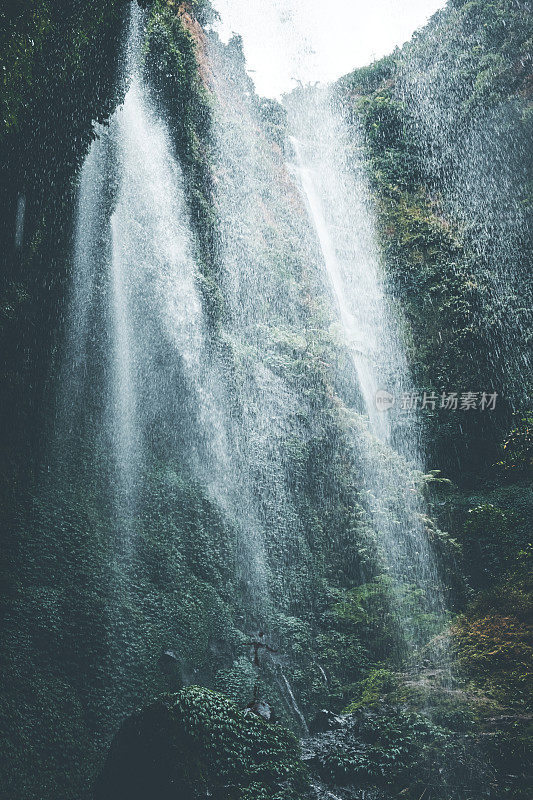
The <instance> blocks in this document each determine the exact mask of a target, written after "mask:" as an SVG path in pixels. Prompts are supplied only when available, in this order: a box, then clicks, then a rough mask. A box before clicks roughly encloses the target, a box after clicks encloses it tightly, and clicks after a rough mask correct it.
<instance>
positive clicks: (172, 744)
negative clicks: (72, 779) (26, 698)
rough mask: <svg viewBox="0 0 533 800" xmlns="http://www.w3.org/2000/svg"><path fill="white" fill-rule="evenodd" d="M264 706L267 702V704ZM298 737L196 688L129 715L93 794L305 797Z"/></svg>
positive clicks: (185, 799)
mask: <svg viewBox="0 0 533 800" xmlns="http://www.w3.org/2000/svg"><path fill="white" fill-rule="evenodd" d="M264 705H265V706H266V704H264ZM309 791H310V787H309V784H308V782H307V780H306V778H305V769H304V767H303V765H302V761H301V757H300V749H299V746H298V742H297V740H296V739H295V737H294V736H293V735H292V734H291V733H290V732H289V731H287V730H285V729H284V728H282V727H280V726H278V725H273V724H271V723H267V722H266V721H265V720H264V719H263V718H261V717H259V716H257V714H256V713H249V714H247V715H245V714H244V713H243V712H241V711H239V709H238V708H237V706H235V705H234V704H233V703H232V702H231V701H230V700H228V699H227V698H226V697H224V696H223V695H220V694H217V693H215V692H211V691H209V690H207V689H201V688H198V687H188V688H186V689H182V690H181V691H180V692H178V693H177V694H174V695H167V696H165V697H162V698H160V699H159V700H157V701H156V702H154V703H152V704H151V705H150V706H148V707H147V708H145V709H143V710H142V711H140V712H138V713H136V714H133V715H132V716H131V717H129V718H128V719H127V720H126V721H125V722H124V723H123V725H122V727H121V729H120V731H119V732H118V734H117V735H116V737H115V739H114V741H113V743H112V745H111V749H110V752H109V756H108V759H107V762H106V764H105V767H104V769H103V771H102V774H101V775H100V776H99V778H98V780H97V782H96V785H95V788H94V794H93V797H94V800H203V799H204V798H211V800H271V798H274V797H275V798H279V800H307V798H308V797H310V796H311V797H312V796H313V795H310V794H309Z"/></svg>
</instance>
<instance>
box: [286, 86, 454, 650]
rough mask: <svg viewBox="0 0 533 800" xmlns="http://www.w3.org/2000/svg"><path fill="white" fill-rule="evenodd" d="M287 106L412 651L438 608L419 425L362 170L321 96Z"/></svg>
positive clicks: (361, 450)
mask: <svg viewBox="0 0 533 800" xmlns="http://www.w3.org/2000/svg"><path fill="white" fill-rule="evenodd" d="M287 103H288V109H289V118H290V125H291V128H292V130H293V131H294V136H293V137H292V139H291V141H292V146H293V152H294V165H293V167H292V171H293V172H294V174H295V176H296V178H297V179H298V180H299V183H300V187H301V192H302V194H303V196H304V198H305V201H306V205H307V209H308V213H309V217H310V219H311V221H312V224H313V228H314V230H315V232H316V236H317V239H318V242H319V246H320V251H321V255H322V263H323V269H324V271H325V274H326V276H327V283H328V285H329V287H330V294H331V298H332V304H331V305H332V313H333V314H334V316H335V318H336V320H337V324H338V326H339V328H340V330H341V331H342V340H343V342H344V346H345V347H346V348H347V350H348V352H349V353H350V357H351V363H352V366H353V379H354V380H355V381H356V383H357V385H358V387H359V390H360V395H361V405H360V411H361V412H362V414H363V415H364V416H365V417H366V418H367V420H368V425H367V426H362V427H361V426H360V425H356V426H355V427H354V437H355V438H354V447H355V449H356V451H357V456H358V460H359V465H360V474H361V477H362V482H363V487H362V488H363V489H364V491H365V493H366V496H367V504H368V509H369V511H370V512H371V514H372V517H373V524H374V527H375V529H376V532H377V534H378V539H379V543H380V550H381V557H382V562H383V568H384V570H385V573H386V574H388V576H389V577H390V578H392V581H393V582H392V585H391V592H392V599H391V602H392V607H393V609H395V613H396V615H397V618H398V622H399V624H400V627H401V629H402V630H403V636H404V638H405V640H406V641H408V642H410V643H411V644H422V643H423V642H424V640H425V638H426V636H427V634H425V633H424V632H421V631H419V630H418V628H419V624H418V623H417V621H416V617H417V616H420V617H422V618H424V617H425V616H426V614H431V615H433V616H435V618H436V619H435V624H436V629H438V627H439V626H441V625H442V619H441V618H442V615H443V612H444V600H443V594H442V587H441V585H440V580H439V576H438V570H437V566H436V563H435V559H434V556H433V553H432V551H431V547H430V545H429V541H428V532H427V531H426V523H425V520H426V519H427V518H426V515H425V509H424V505H423V502H422V499H421V496H420V493H419V491H418V489H417V487H416V475H417V473H420V472H421V471H422V469H423V456H422V453H421V450H420V445H419V436H420V433H419V427H420V421H419V420H418V419H417V418H416V416H415V414H414V409H411V408H409V405H408V403H405V398H408V397H409V396H410V394H411V393H412V392H413V387H412V385H411V383H410V378H409V370H408V367H407V361H406V357H405V353H404V351H403V347H402V343H401V339H400V335H399V321H398V319H397V314H396V312H395V308H394V305H393V303H392V302H391V300H390V299H389V298H388V297H387V295H386V293H385V288H384V276H383V269H382V264H381V256H380V253H379V247H378V245H377V241H376V236H375V233H374V229H373V220H372V208H371V203H370V199H369V191H368V188H367V186H366V179H365V172H364V165H363V164H362V163H361V161H360V160H359V159H358V157H357V155H356V154H354V153H353V152H352V148H350V144H349V140H348V137H347V132H346V131H345V129H344V122H343V118H342V110H341V109H338V108H336V107H335V103H334V101H333V99H332V97H331V96H330V93H329V91H328V90H326V89H315V90H314V91H301V92H298V91H296V92H295V93H294V95H293V96H292V97H291V96H289V97H288V99H287ZM347 154H350V156H349V155H347ZM349 157H350V159H351V160H350V163H348V158H349ZM383 392H385V393H386V395H387V397H390V398H391V402H390V407H389V408H383V407H382V406H380V405H379V396H380V394H381V393H383ZM402 405H405V407H404V408H402ZM409 587H411V588H409ZM412 591H414V592H415V593H416V592H419V591H421V592H422V593H423V596H424V599H423V600H421V601H420V600H419V601H417V604H418V603H421V607H419V608H418V609H417V608H414V609H413V608H408V606H409V605H410V604H411V599H408V598H409V595H410V594H411V592H412Z"/></svg>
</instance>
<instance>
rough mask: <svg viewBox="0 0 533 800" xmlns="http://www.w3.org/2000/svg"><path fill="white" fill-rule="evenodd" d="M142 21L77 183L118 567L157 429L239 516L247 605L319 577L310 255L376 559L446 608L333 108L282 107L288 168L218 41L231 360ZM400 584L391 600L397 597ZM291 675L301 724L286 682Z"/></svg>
mask: <svg viewBox="0 0 533 800" xmlns="http://www.w3.org/2000/svg"><path fill="white" fill-rule="evenodd" d="M131 19H132V21H131V27H130V34H129V39H128V58H127V73H128V82H129V88H128V91H127V94H126V97H125V100H124V103H123V105H122V106H121V107H120V108H119V109H117V111H116V112H115V114H114V115H113V117H112V119H111V121H110V124H109V126H107V127H99V128H98V131H97V138H96V139H95V141H94V142H93V144H92V146H91V149H90V152H89V154H88V156H87V158H86V160H85V164H84V167H83V170H82V174H81V179H80V188H79V203H78V222H77V228H76V241H75V252H74V260H73V287H72V294H71V299H70V307H69V315H68V320H67V325H66V330H67V343H66V348H65V352H66V354H67V356H66V362H67V363H66V365H65V368H64V380H63V385H64V386H65V387H67V391H64V397H65V398H66V399H65V400H63V402H62V404H61V410H60V414H61V415H62V419H61V422H60V424H59V428H60V429H61V430H63V431H65V430H66V431H69V432H70V435H75V431H76V428H77V426H79V423H80V419H85V424H86V425H88V426H91V425H92V426H94V430H95V439H96V440H97V441H98V443H99V447H100V448H101V450H102V451H103V452H104V453H105V454H106V458H107V460H108V464H109V467H108V469H109V480H110V483H111V494H112V497H113V503H114V517H115V532H116V542H115V554H116V559H117V563H119V564H121V565H122V567H121V569H122V578H123V580H125V583H126V585H127V583H128V580H129V578H128V574H127V573H128V563H129V561H130V560H131V554H132V553H133V552H134V550H135V539H136V529H137V526H138V524H139V522H138V519H137V516H138V505H139V497H140V496H141V494H142V487H143V482H144V481H145V480H146V474H147V471H148V470H149V461H150V459H151V458H152V457H153V450H154V441H157V442H163V444H162V445H161V447H163V452H167V453H168V452H173V453H174V454H175V455H176V456H177V457H179V458H180V459H181V461H182V466H183V469H184V470H187V471H188V473H189V474H190V475H191V476H192V478H193V480H195V481H197V482H198V483H200V485H201V486H202V487H203V488H204V489H205V493H206V495H207V497H208V498H209V499H210V501H211V502H212V503H213V504H214V505H215V506H216V508H217V509H218V510H219V511H220V512H221V513H222V515H223V516H224V518H225V520H226V521H227V523H228V524H229V525H230V526H232V528H233V529H234V530H235V531H236V533H237V537H238V542H239V544H238V550H239V558H238V563H237V564H236V569H237V570H238V571H239V573H240V578H241V582H242V583H243V584H244V585H245V586H246V587H247V589H246V593H247V601H246V602H247V603H248V604H249V605H250V608H249V609H247V612H248V613H249V615H250V616H251V617H255V618H256V619H259V618H266V617H267V616H268V614H269V613H270V612H271V610H272V608H273V607H274V606H277V607H278V608H284V607H285V608H289V607H290V603H291V602H292V601H293V600H294V599H297V598H300V597H301V596H302V594H303V593H304V592H305V591H306V589H305V586H306V583H305V580H306V578H305V576H306V575H307V574H309V573H310V571H311V569H310V568H308V567H309V566H310V564H311V559H312V557H311V553H310V549H309V545H308V542H307V540H306V535H305V530H304V527H303V523H302V520H301V519H300V517H299V514H298V512H297V508H296V506H295V503H294V499H293V496H292V489H291V486H292V476H291V474H290V463H291V462H290V453H289V449H288V443H294V442H303V441H306V440H307V439H309V438H311V437H312V436H314V435H315V433H316V432H315V431H314V427H313V426H314V425H315V422H314V410H313V407H312V401H311V400H310V398H309V395H308V394H306V393H305V392H304V391H303V390H302V389H300V388H299V387H298V385H297V383H295V381H294V380H292V379H290V377H287V375H286V370H285V371H284V369H282V368H280V365H281V364H282V358H283V348H286V349H287V348H289V349H290V351H291V352H302V353H303V352H304V351H305V349H306V347H307V342H306V339H305V336H306V335H307V334H306V326H307V324H308V310H307V306H306V303H307V298H306V292H307V291H308V289H307V288H306V289H304V288H302V287H301V285H300V284H301V270H302V265H303V264H306V265H309V266H308V269H309V270H310V271H312V265H313V264H314V263H316V274H315V275H314V277H313V278H312V280H313V281H314V285H315V286H319V285H323V286H324V287H325V288H326V293H328V292H329V296H330V301H331V302H330V306H329V314H330V319H331V322H332V324H333V325H335V326H337V328H339V329H340V331H341V332H342V338H343V344H342V346H343V347H345V348H346V349H347V351H348V352H349V354H350V359H351V367H350V369H349V374H348V380H351V381H352V382H353V384H354V385H355V386H356V387H357V390H358V392H359V395H360V398H361V403H360V406H359V407H358V408H357V409H356V411H357V413H358V415H359V417H358V418H359V419H360V420H363V422H362V423H361V427H359V428H358V429H357V430H355V429H354V432H353V449H354V452H355V453H356V458H357V459H358V464H359V474H360V476H361V480H362V484H363V485H362V486H361V490H362V492H363V493H364V494H365V496H366V498H367V505H368V510H369V513H370V514H371V515H372V518H373V521H374V526H375V529H376V531H377V534H378V537H379V539H380V548H381V553H382V560H383V568H384V569H385V570H386V571H388V572H389V574H390V575H391V577H392V578H393V581H395V582H396V584H398V585H399V584H412V585H415V586H418V587H422V589H423V591H424V592H425V593H426V597H428V599H427V610H430V611H431V612H432V613H437V611H438V612H439V613H440V611H441V610H442V609H441V596H440V589H439V584H438V578H437V575H436V570H435V565H434V562H433V559H432V557H431V553H430V549H429V546H428V542H427V537H426V532H425V530H424V524H423V522H422V516H423V507H422V506H421V504H420V501H419V498H418V493H417V492H416V490H415V488H414V482H413V478H412V474H413V469H418V468H420V463H421V461H420V458H419V454H418V452H417V428H416V424H414V423H413V421H412V420H410V419H409V418H408V417H405V416H404V417H403V418H402V417H401V415H399V414H398V411H397V409H394V411H393V412H391V413H390V414H385V413H383V412H381V411H379V410H378V409H377V408H376V405H375V397H376V392H377V390H378V389H380V388H387V389H389V390H390V391H391V392H394V393H395V394H397V395H398V396H399V393H400V392H401V391H402V390H404V389H405V388H406V387H408V385H409V382H408V371H407V367H406V363H405V356H404V355H403V352H402V348H401V345H400V342H399V337H398V333H397V330H396V322H395V319H394V314H393V312H392V310H391V308H390V305H389V303H388V301H387V298H386V297H385V293H384V288H383V281H382V278H381V272H380V270H381V266H380V260H379V253H378V250H377V247H376V243H375V237H374V234H373V229H372V218H371V208H370V204H369V202H368V193H367V191H366V188H365V183H364V179H363V178H362V177H361V171H360V170H359V171H356V174H355V175H354V173H353V172H351V171H350V170H349V169H348V166H347V164H346V163H345V161H343V159H342V157H341V152H342V150H343V144H344V142H343V135H344V134H343V130H342V121H341V119H340V116H339V115H337V114H335V113H334V111H333V110H332V107H331V104H330V103H329V100H328V98H327V97H326V96H324V95H322V94H319V95H318V97H319V100H318V102H319V107H317V106H315V105H313V103H315V102H317V99H316V97H317V96H313V98H312V104H311V105H308V106H302V105H301V104H300V105H298V104H296V106H292V107H289V112H290V113H289V116H290V119H291V127H292V134H293V138H292V143H293V150H294V163H293V164H292V165H291V166H290V168H288V167H287V164H286V163H285V160H284V158H283V157H282V156H281V154H279V153H278V152H277V151H274V150H273V148H272V145H271V143H270V142H268V141H267V140H266V139H265V137H264V135H263V134H262V133H261V126H260V123H259V120H258V118H257V116H256V109H255V106H254V103H253V102H252V101H251V100H250V92H249V87H248V86H244V85H240V84H239V83H238V82H237V84H235V83H231V82H228V81H227V79H226V70H225V65H224V63H223V59H222V60H221V56H220V48H219V47H218V46H215V47H214V48H213V51H212V52H211V53H210V57H211V60H212V68H213V71H212V75H213V83H214V89H215V93H216V95H217V99H218V101H219V102H218V105H217V106H216V110H215V115H214V124H213V139H214V160H215V170H216V172H217V175H218V180H217V184H216V192H215V197H214V202H215V205H216V210H217V215H218V224H219V242H218V258H219V260H220V287H219V288H220V289H221V292H222V294H223V297H224V303H225V317H224V329H223V338H224V340H225V343H226V345H227V346H228V347H229V349H230V350H231V353H232V366H231V369H228V364H227V362H225V361H224V360H223V359H221V358H220V357H219V356H218V355H217V351H216V348H215V349H214V348H212V347H210V346H209V337H210V332H209V326H208V324H207V322H206V318H205V313H204V308H203V301H202V299H201V295H200V292H199V288H198V287H199V281H200V276H199V274H198V268H197V260H196V248H197V242H196V237H195V234H194V232H193V230H192V228H191V225H190V223H189V213H188V208H187V203H186V193H185V189H184V177H183V174H182V171H181V167H180V164H179V161H178V160H177V158H176V155H175V151H174V149H173V146H172V142H171V137H170V132H169V130H168V128H167V126H166V123H165V122H164V120H163V119H161V117H160V116H159V114H158V113H156V112H155V110H154V107H153V105H152V103H151V100H150V94H149V91H148V89H147V86H146V85H145V82H144V80H143V76H142V68H141V64H140V53H141V42H142V36H143V24H142V12H141V11H140V10H139V8H138V7H137V5H136V4H133V5H132V18H131ZM305 208H306V209H307V216H306V214H305V211H302V209H305ZM317 242H318V252H319V258H318V262H317V261H316V258H315V257H314V254H315V255H316V250H317V248H316V244H317ZM287 287H289V289H288V288H287ZM312 335H314V334H313V332H312V331H310V332H309V334H308V336H309V337H311V336H312ZM95 375H97V376H99V380H100V381H101V385H102V387H103V389H102V392H101V395H102V396H100V397H99V396H98V394H99V393H98V390H97V389H96V388H95V386H93V383H94V380H93V379H94V376H95ZM345 377H346V376H345ZM365 420H366V422H365ZM124 573H126V574H125V576H124ZM394 592H395V590H394V589H393V590H392V593H393V597H394V599H395V600H398V598H399V597H400V594H401V592H400V593H398V592H397V593H396V594H394ZM430 595H431V598H432V599H429V596H430ZM397 605H398V603H397ZM397 612H398V617H399V618H401V619H402V626H403V631H404V636H405V639H406V641H407V640H411V641H413V637H414V639H416V635H415V632H414V630H413V625H414V623H413V622H412V620H411V619H410V615H409V614H408V613H404V612H405V607H404V606H402V605H401V603H400V604H399V605H398V608H397ZM322 674H323V676H324V680H326V678H325V674H324V673H323V672H322ZM282 680H283V693H284V694H285V695H287V696H288V698H289V702H290V704H291V706H292V708H293V711H294V714H295V717H296V718H297V719H298V720H299V722H300V724H301V727H302V730H303V731H304V732H306V731H307V725H306V721H305V718H304V716H303V714H302V713H301V711H300V709H299V706H298V703H297V700H296V698H295V696H294V692H293V690H292V688H291V685H290V683H289V682H288V680H287V678H286V677H285V675H282ZM326 682H327V681H326Z"/></svg>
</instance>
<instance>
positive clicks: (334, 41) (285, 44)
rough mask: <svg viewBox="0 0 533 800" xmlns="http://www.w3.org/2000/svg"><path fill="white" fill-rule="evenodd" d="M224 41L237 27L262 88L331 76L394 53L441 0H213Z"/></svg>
mask: <svg viewBox="0 0 533 800" xmlns="http://www.w3.org/2000/svg"><path fill="white" fill-rule="evenodd" d="M212 4H213V5H214V7H215V8H216V10H217V11H218V12H219V14H220V16H221V23H220V24H219V25H218V26H217V29H218V31H219V33H220V35H221V36H222V38H223V39H224V41H227V40H228V38H229V37H230V36H231V34H232V33H233V32H234V33H240V34H241V36H242V37H243V40H244V51H245V55H246V60H247V63H248V67H249V69H250V75H251V77H252V78H253V79H254V81H255V84H256V87H257V90H258V92H259V94H261V95H265V96H269V97H278V96H279V95H280V94H282V93H283V92H285V91H288V90H290V89H292V88H294V86H295V81H296V80H301V81H302V82H303V83H309V82H314V81H330V80H334V79H336V78H339V77H340V76H341V75H344V74H346V73H347V72H350V70H352V69H354V68H355V67H362V66H364V65H366V64H370V63H371V62H372V61H373V60H374V59H376V58H381V56H384V55H387V54H388V53H391V52H392V51H393V50H394V48H395V47H396V45H402V44H403V43H404V42H406V41H407V40H408V39H410V38H411V35H412V33H413V32H414V31H415V30H416V29H417V28H419V27H421V26H422V25H423V24H424V23H425V22H427V20H428V19H429V17H430V16H431V15H432V14H434V13H435V11H437V9H439V8H441V7H442V6H443V5H444V4H445V0H212Z"/></svg>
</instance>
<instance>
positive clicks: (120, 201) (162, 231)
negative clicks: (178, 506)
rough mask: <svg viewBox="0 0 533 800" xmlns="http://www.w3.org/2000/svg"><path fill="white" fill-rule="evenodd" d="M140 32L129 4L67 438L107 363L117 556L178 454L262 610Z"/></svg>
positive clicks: (73, 348)
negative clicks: (119, 96) (227, 527)
mask: <svg viewBox="0 0 533 800" xmlns="http://www.w3.org/2000/svg"><path fill="white" fill-rule="evenodd" d="M142 32H143V31H142V15H141V12H140V10H139V9H138V7H137V6H136V4H134V5H133V6H132V21H131V25H130V33H129V40H128V51H127V52H128V57H127V69H128V72H129V89H128V91H127V94H126V97H125V100H124V103H123V106H122V107H121V108H119V109H118V110H117V112H116V113H115V114H114V116H113V118H112V120H111V122H110V125H109V128H107V129H106V128H100V129H99V131H98V138H97V139H96V140H95V142H94V143H93V145H92V147H91V150H90V152H89V154H88V156H87V159H86V161H85V164H84V167H83V170H82V175H81V182H80V196H79V212H78V224H77V235H76V245H75V259H74V286H73V293H72V299H71V306H70V314H69V320H68V323H67V345H66V349H67V353H68V358H67V361H68V365H67V370H66V371H67V373H68V377H66V379H65V381H66V383H67V385H69V386H70V387H71V390H72V391H71V392H70V393H68V394H69V395H70V400H68V401H67V408H66V409H64V412H63V413H66V414H67V416H68V415H69V414H70V427H72V425H73V424H74V417H75V412H74V406H75V403H74V400H73V398H74V397H76V402H78V403H83V402H84V400H85V401H86V399H87V392H88V391H89V389H88V387H87V377H86V376H87V371H88V370H89V371H90V367H89V364H90V362H95V361H96V362H103V364H102V363H100V364H99V367H100V369H101V370H102V372H103V376H102V380H103V382H104V384H105V390H104V400H103V406H104V407H103V408H101V409H100V413H101V415H102V422H103V431H104V433H103V439H104V444H103V447H104V448H105V447H110V448H111V456H110V458H111V461H112V466H111V481H112V486H113V492H114V496H115V505H116V515H115V516H116V528H117V531H118V535H119V539H120V541H119V543H118V550H119V551H122V552H123V553H124V554H125V555H126V557H127V552H128V549H129V548H131V546H132V538H134V531H135V526H136V521H135V514H136V504H137V497H138V495H139V494H140V493H141V492H142V485H143V475H144V473H145V472H146V469H147V461H148V460H149V459H150V458H153V452H154V437H155V441H158V442H159V444H158V447H162V448H163V449H164V450H169V451H170V452H171V451H172V450H173V449H176V451H178V452H181V453H182V456H183V459H184V463H185V465H187V468H188V469H189V471H190V473H191V474H192V476H193V478H194V479H195V480H198V481H200V482H201V484H202V485H204V486H205V487H206V491H207V494H208V496H209V497H211V499H212V500H213V502H214V503H215V504H216V505H217V507H218V508H219V509H220V510H221V511H222V513H223V514H224V515H225V516H226V517H227V518H228V521H229V522H230V524H232V525H234V526H235V527H236V528H237V530H238V531H239V537H240V543H239V550H240V552H241V558H240V565H239V567H238V568H239V569H240V570H241V572H242V576H243V581H244V583H245V584H246V585H247V586H248V590H249V592H250V594H251V596H252V597H253V600H252V603H255V604H256V606H257V608H261V609H262V610H263V611H264V608H265V603H266V599H265V598H266V588H265V587H266V584H265V580H266V572H265V570H266V567H265V563H264V555H263V552H262V547H263V545H262V542H261V540H260V537H259V534H258V532H257V523H255V522H254V520H253V513H254V512H253V503H252V501H251V500H250V499H249V494H250V490H249V488H248V487H247V486H246V480H245V477H243V476H244V475H245V473H244V472H243V470H242V469H241V468H240V466H239V465H238V463H237V462H236V460H235V448H234V444H233V442H232V437H233V435H234V432H233V430H232V422H231V419H230V417H229V416H228V406H229V401H228V399H227V388H226V387H225V384H224V378H223V377H222V375H221V368H220V365H219V364H218V363H217V361H216V359H215V358H214V357H213V356H212V355H211V354H210V353H209V351H208V347H207V342H206V335H207V334H206V324H205V320H204V315H203V309H202V303H201V299H200V294H199V290H198V279H199V276H198V272H197V268H196V264H195V255H194V253H195V242H194V236H193V234H192V231H191V229H190V227H189V223H188V209H187V207H186V202H185V192H184V186H183V175H182V173H181V169H180V166H179V164H178V162H177V161H176V158H175V156H174V154H173V151H172V145H171V142H170V137H169V133H168V130H167V128H166V126H165V124H164V122H163V121H162V120H161V119H160V118H159V117H158V116H157V115H156V114H155V112H154V111H153V109H152V107H151V104H150V99H149V94H148V90H147V88H146V86H145V83H144V81H143V78H142V65H141V64H140V47H141V36H142ZM110 176H112V180H111V181H110V183H111V187H109V186H108V182H109V178H110ZM103 265H107V276H106V275H105V274H103V271H102V267H103ZM98 326H101V331H100V332H99V333H97V332H96V330H95V328H97V327H98ZM93 368H94V365H93ZM84 376H85V377H84ZM96 393H97V392H96ZM62 405H65V403H63V404H62ZM64 423H65V418H64V417H63V421H62V423H61V424H62V426H63V428H64ZM60 427H61V425H60ZM156 449H157V448H156ZM247 498H248V499H247Z"/></svg>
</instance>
